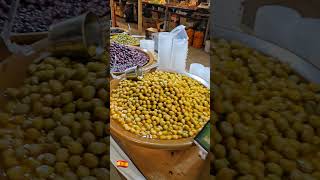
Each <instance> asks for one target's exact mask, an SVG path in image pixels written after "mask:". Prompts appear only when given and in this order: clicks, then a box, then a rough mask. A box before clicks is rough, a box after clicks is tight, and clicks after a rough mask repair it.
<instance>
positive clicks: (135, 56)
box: [110, 42, 150, 73]
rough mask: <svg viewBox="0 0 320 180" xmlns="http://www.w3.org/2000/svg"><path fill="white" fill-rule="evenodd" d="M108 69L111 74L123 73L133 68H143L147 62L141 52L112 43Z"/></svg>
mask: <svg viewBox="0 0 320 180" xmlns="http://www.w3.org/2000/svg"><path fill="white" fill-rule="evenodd" d="M110 57H111V61H110V67H111V70H112V71H113V72H118V73H120V72H124V71H125V70H126V69H128V68H131V67H134V66H144V65H146V64H147V63H148V62H149V60H150V59H149V57H148V55H147V54H146V53H145V52H143V51H142V50H138V49H137V48H133V47H130V46H125V45H121V44H118V43H114V42H112V43H111V45H110Z"/></svg>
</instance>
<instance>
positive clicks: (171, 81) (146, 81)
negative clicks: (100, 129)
mask: <svg viewBox="0 0 320 180" xmlns="http://www.w3.org/2000/svg"><path fill="white" fill-rule="evenodd" d="M110 110H111V114H110V115H111V119H113V120H115V121H117V122H118V123H120V124H121V125H122V127H123V129H124V130H126V131H130V132H131V133H134V134H136V135H139V136H142V137H145V138H153V139H163V140H171V139H181V138H187V137H193V136H195V135H196V134H197V133H198V132H199V131H200V130H201V128H202V127H203V126H204V125H205V124H206V122H207V121H209V119H210V91H209V89H208V88H207V87H205V86H203V85H202V84H201V83H199V82H198V81H196V80H194V79H192V78H190V77H188V76H186V75H182V74H178V73H171V72H164V71H155V72H151V73H147V74H146V75H144V77H143V79H142V80H140V81H132V80H121V81H120V82H119V85H118V86H117V87H116V88H115V89H113V90H111V97H110Z"/></svg>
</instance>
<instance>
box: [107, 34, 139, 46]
mask: <svg viewBox="0 0 320 180" xmlns="http://www.w3.org/2000/svg"><path fill="white" fill-rule="evenodd" d="M111 42H115V43H118V44H123V45H130V46H138V45H139V44H140V41H139V39H137V38H135V37H132V36H130V35H128V34H115V35H112V36H111Z"/></svg>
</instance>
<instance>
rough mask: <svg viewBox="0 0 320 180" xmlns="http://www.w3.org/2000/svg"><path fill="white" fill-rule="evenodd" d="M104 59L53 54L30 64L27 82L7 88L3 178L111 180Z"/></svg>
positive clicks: (1, 134) (0, 120) (0, 142)
mask: <svg viewBox="0 0 320 180" xmlns="http://www.w3.org/2000/svg"><path fill="white" fill-rule="evenodd" d="M105 57H107V55H105ZM104 61H106V60H103V61H100V60H90V61H87V62H86V63H80V62H79V61H72V60H70V59H69V58H67V57H63V58H59V59H58V58H55V57H47V58H45V59H44V60H43V61H41V62H40V63H36V64H35V63H33V64H31V65H30V66H29V67H28V77H27V78H26V80H25V81H24V83H23V85H22V86H20V87H19V88H8V89H6V91H5V92H4V93H5V96H6V98H7V99H8V103H7V104H6V105H5V108H3V109H1V111H0V125H1V128H0V155H1V159H2V160H1V162H0V169H1V173H0V179H4V180H5V179H10V180H22V179H48V180H51V179H52V180H53V179H54V180H60V179H61V180H63V179H64V180H66V179H71V180H72V179H98V180H105V179H109V164H110V161H109V141H110V140H109V131H108V128H109V109H108V108H107V107H106V103H107V101H108V97H109V93H108V90H109V83H108V80H107V76H108V73H106V64H105V63H103V62H104ZM3 173H4V174H3Z"/></svg>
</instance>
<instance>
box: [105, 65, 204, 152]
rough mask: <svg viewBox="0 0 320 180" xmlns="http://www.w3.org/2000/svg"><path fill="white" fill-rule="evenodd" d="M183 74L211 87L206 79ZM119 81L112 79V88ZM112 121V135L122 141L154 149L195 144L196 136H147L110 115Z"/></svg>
mask: <svg viewBox="0 0 320 180" xmlns="http://www.w3.org/2000/svg"><path fill="white" fill-rule="evenodd" d="M168 72H170V71H168ZM171 72H172V71H171ZM183 74H185V75H186V76H188V77H191V78H193V79H195V80H197V81H198V82H200V83H201V84H202V85H204V86H205V87H207V88H208V89H210V85H209V83H207V82H206V81H205V80H203V79H201V78H200V77H198V76H195V75H192V74H189V73H183ZM119 82H120V80H118V79H113V80H111V82H110V90H113V89H115V88H116V87H117V86H118V84H119ZM110 92H111V91H110ZM110 121H111V122H110V132H111V135H113V136H115V137H116V138H118V139H119V140H120V141H121V140H125V141H128V142H130V143H133V144H136V145H138V146H143V147H147V148H152V149H165V150H182V149H186V148H188V147H190V146H191V145H192V144H193V139H194V137H189V138H182V139H177V140H160V139H150V138H145V137H142V136H139V135H136V134H133V133H131V132H129V131H126V130H125V129H124V128H123V127H122V126H121V125H120V124H119V123H118V122H117V121H116V120H114V119H112V117H110Z"/></svg>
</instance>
